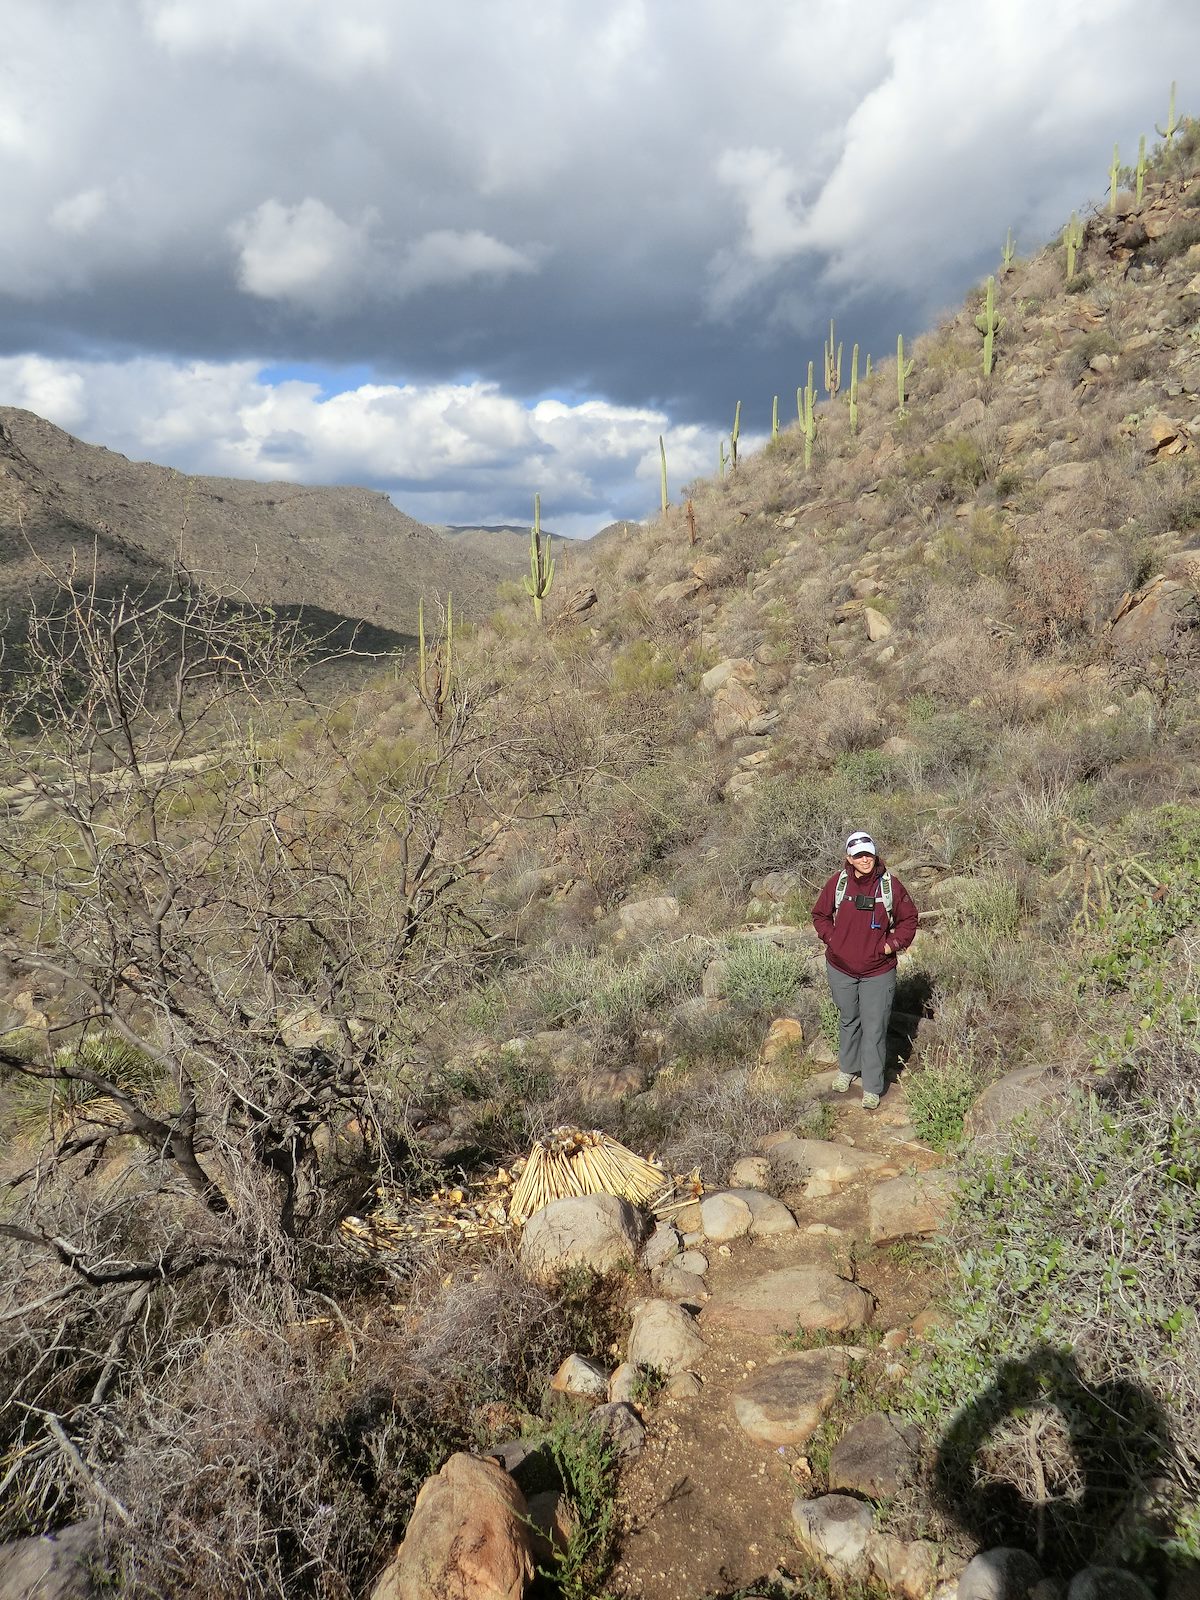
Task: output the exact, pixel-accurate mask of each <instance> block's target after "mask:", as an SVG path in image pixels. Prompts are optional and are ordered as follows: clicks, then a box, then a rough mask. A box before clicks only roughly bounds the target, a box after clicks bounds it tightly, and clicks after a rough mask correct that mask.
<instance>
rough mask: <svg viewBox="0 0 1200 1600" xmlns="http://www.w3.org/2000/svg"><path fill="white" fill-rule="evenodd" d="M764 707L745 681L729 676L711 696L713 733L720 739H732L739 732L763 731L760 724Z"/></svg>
mask: <svg viewBox="0 0 1200 1600" xmlns="http://www.w3.org/2000/svg"><path fill="white" fill-rule="evenodd" d="M765 715H766V707H765V706H764V705H763V703H762V701H761V700H760V699H759V698H758V696H757V695H756V694H755V693H754V691H753V690H752V689H751V688H750V687H749V686H748V685H747V684H745V683H739V682H738V681H737V680H736V679H735V678H731V679H730V680H729V682H728V683H725V684H723V685H722V687H721V688H720V689H718V690H717V692H716V694H715V695H714V696H713V733H714V734H715V735H716V737H717V738H718V739H720V740H726V739H734V738H736V737H737V735H738V734H740V733H749V732H751V731H753V732H756V733H757V732H764V731H765V729H764V728H763V727H762V726H761V724H762V719H763V718H764V716H765Z"/></svg>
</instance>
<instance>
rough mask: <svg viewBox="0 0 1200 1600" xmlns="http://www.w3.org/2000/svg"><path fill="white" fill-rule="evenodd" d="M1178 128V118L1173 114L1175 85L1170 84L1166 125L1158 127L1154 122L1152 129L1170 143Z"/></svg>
mask: <svg viewBox="0 0 1200 1600" xmlns="http://www.w3.org/2000/svg"><path fill="white" fill-rule="evenodd" d="M1178 129H1179V118H1178V117H1177V116H1176V115H1175V85H1174V84H1172V85H1171V103H1170V105H1169V106H1168V107H1167V125H1166V127H1165V128H1160V127H1159V126H1158V124H1157V123H1156V124H1155V127H1154V131H1155V133H1157V134H1160V135H1161V136H1162V138H1164V139H1165V140H1166V141H1167V143H1168V144H1170V142H1171V140H1172V139H1173V138H1174V137H1175V134H1176V132H1177V131H1178Z"/></svg>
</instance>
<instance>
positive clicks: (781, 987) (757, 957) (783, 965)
mask: <svg viewBox="0 0 1200 1600" xmlns="http://www.w3.org/2000/svg"><path fill="white" fill-rule="evenodd" d="M725 962H726V968H727V971H726V977H725V998H726V999H727V1000H728V1001H729V1002H730V1004H731V1005H732V1006H734V1007H736V1009H737V1010H739V1011H744V1012H750V1013H754V1014H759V1015H761V1014H765V1013H767V1012H770V1013H777V1012H779V1011H783V1010H785V1009H786V1008H787V1007H788V1006H789V1005H791V1003H792V1001H793V1000H794V999H795V996H796V990H797V989H798V988H799V987H800V985H801V984H802V983H803V982H804V979H805V976H806V974H807V971H808V966H807V963H806V962H805V961H804V959H803V958H802V957H801V956H799V955H798V954H797V953H796V952H795V951H794V950H781V949H779V947H778V946H777V945H773V944H771V943H770V941H769V940H766V939H739V940H738V942H737V943H736V944H735V945H733V946H731V948H730V950H729V952H728V954H727V955H726V957H725Z"/></svg>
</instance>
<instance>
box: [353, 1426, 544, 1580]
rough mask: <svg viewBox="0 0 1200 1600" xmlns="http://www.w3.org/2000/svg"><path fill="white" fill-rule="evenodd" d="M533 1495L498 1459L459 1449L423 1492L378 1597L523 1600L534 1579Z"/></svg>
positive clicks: (384, 1577) (427, 1483)
mask: <svg viewBox="0 0 1200 1600" xmlns="http://www.w3.org/2000/svg"><path fill="white" fill-rule="evenodd" d="M525 1517H526V1506H525V1496H524V1495H523V1494H522V1493H521V1491H520V1490H519V1489H518V1488H517V1486H516V1484H515V1483H514V1482H513V1481H512V1479H511V1478H510V1477H509V1476H508V1474H507V1473H506V1472H505V1471H504V1470H503V1468H502V1467H499V1466H497V1465H496V1463H495V1462H494V1461H481V1460H479V1459H478V1458H477V1457H475V1456H469V1455H464V1454H462V1453H459V1454H457V1455H453V1456H451V1457H450V1459H449V1461H447V1463H446V1465H445V1466H444V1467H443V1468H442V1470H441V1471H440V1472H439V1473H438V1475H437V1477H436V1478H428V1479H427V1480H426V1481H425V1483H424V1484H423V1485H422V1488H421V1492H420V1494H418V1496H417V1503H416V1505H415V1507H414V1508H413V1514H412V1516H411V1518H410V1519H409V1523H408V1528H407V1530H406V1531H405V1534H404V1540H403V1542H402V1543H401V1545H400V1547H399V1549H398V1550H397V1551H396V1554H395V1555H394V1556H393V1557H392V1560H391V1561H390V1562H389V1564H388V1566H387V1567H386V1568H385V1569H384V1572H383V1576H382V1577H381V1578H380V1579H379V1581H378V1583H377V1584H376V1585H375V1587H374V1589H373V1590H372V1591H371V1600H433V1597H434V1596H442V1595H444V1596H447V1597H449V1596H453V1597H454V1600H521V1597H522V1596H523V1595H524V1593H525V1589H526V1586H527V1584H528V1583H529V1582H530V1580H531V1579H532V1577H533V1553H532V1547H531V1543H530V1532H529V1528H528V1526H527V1525H526V1522H525Z"/></svg>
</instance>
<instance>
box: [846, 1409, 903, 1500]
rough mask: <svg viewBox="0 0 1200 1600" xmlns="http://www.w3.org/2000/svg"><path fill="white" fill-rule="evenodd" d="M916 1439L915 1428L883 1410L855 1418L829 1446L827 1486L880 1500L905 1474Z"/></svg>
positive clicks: (893, 1491)
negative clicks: (834, 1442) (859, 1419)
mask: <svg viewBox="0 0 1200 1600" xmlns="http://www.w3.org/2000/svg"><path fill="white" fill-rule="evenodd" d="M919 1441H920V1433H919V1430H918V1429H917V1428H915V1427H913V1426H912V1425H911V1424H910V1425H908V1426H905V1425H904V1424H903V1423H902V1422H900V1421H899V1419H897V1418H895V1417H890V1416H888V1414H887V1413H886V1412H884V1411H876V1412H873V1413H872V1414H871V1415H870V1416H869V1417H864V1418H863V1419H862V1421H861V1422H856V1423H854V1424H853V1426H852V1427H849V1428H847V1430H846V1432H845V1433H844V1434H843V1435H842V1437H841V1438H840V1439H839V1440H838V1442H837V1444H835V1445H834V1447H833V1452H832V1454H831V1455H830V1457H829V1487H830V1488H831V1489H848V1490H850V1492H851V1493H852V1494H862V1495H866V1496H867V1497H868V1498H869V1499H871V1500H883V1499H885V1498H886V1497H887V1496H888V1495H893V1494H895V1493H896V1491H897V1490H898V1489H899V1487H900V1485H901V1484H902V1483H903V1482H904V1481H905V1479H906V1478H907V1477H908V1475H909V1473H910V1471H911V1469H912V1464H913V1459H914V1454H915V1451H916V1449H917V1446H918V1444H919Z"/></svg>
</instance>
